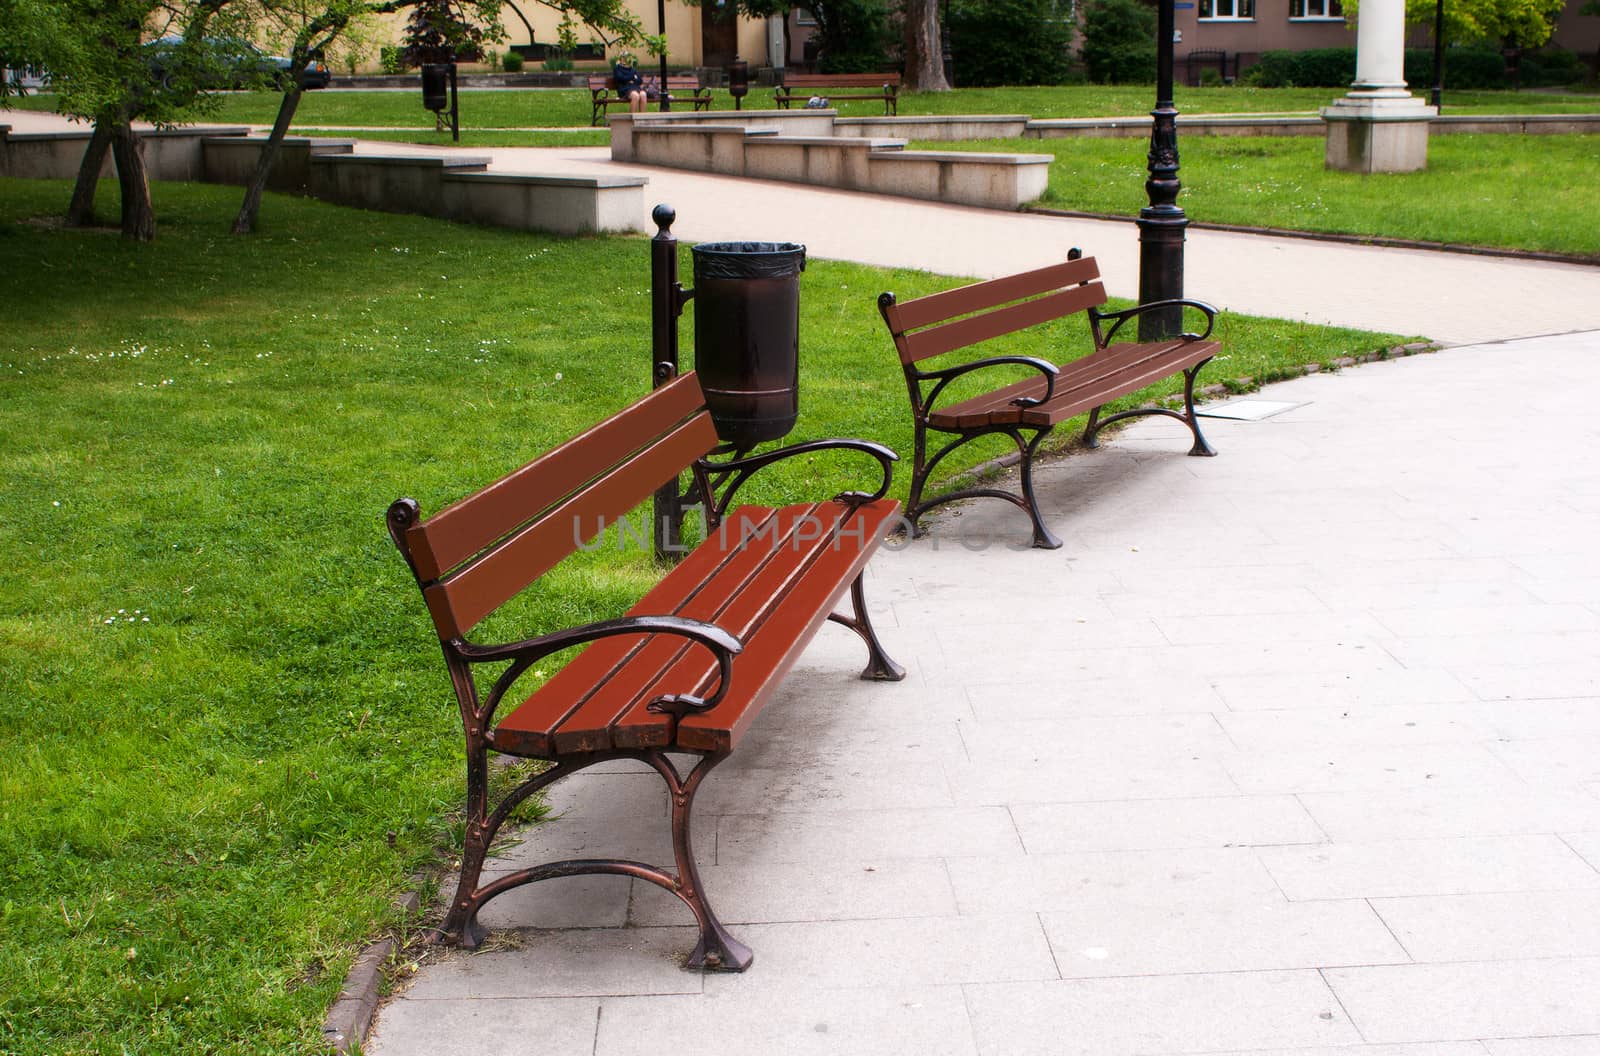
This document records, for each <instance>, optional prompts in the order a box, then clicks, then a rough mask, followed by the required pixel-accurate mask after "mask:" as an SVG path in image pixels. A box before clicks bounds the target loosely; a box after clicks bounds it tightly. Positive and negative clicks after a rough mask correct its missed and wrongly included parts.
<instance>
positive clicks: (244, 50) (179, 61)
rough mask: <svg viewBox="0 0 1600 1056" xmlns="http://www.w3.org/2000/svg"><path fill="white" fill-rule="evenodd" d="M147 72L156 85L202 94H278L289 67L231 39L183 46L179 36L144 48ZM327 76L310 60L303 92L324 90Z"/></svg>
mask: <svg viewBox="0 0 1600 1056" xmlns="http://www.w3.org/2000/svg"><path fill="white" fill-rule="evenodd" d="M145 52H146V54H147V55H148V57H149V63H150V71H151V73H153V74H154V75H155V77H156V79H157V80H158V81H160V82H161V83H162V84H163V85H165V86H167V87H171V86H173V85H175V84H177V83H180V82H181V81H183V80H185V79H189V80H191V81H192V83H193V84H194V86H195V87H196V88H199V89H202V90H205V91H218V90H223V89H242V90H246V91H260V90H273V91H281V90H282V89H283V87H284V84H285V78H286V77H287V76H288V74H289V69H290V66H291V63H290V61H289V59H287V58H285V57H284V56H282V55H268V54H267V53H266V52H264V51H262V50H261V49H260V48H258V47H256V46H255V45H254V44H252V43H250V42H249V41H248V40H240V39H238V38H235V37H207V38H206V39H205V40H203V41H201V42H200V43H199V44H198V45H186V44H185V42H184V39H183V38H182V37H181V36H177V35H175V34H174V35H171V36H165V37H159V38H157V39H156V40H152V41H151V42H150V43H148V44H146V45H145ZM329 80H330V75H329V73H328V67H327V65H326V64H325V63H323V62H322V61H321V60H320V59H316V60H313V61H312V62H311V63H310V64H309V65H308V66H307V67H306V69H305V72H304V73H303V74H302V75H301V78H300V85H301V87H303V88H326V87H327V86H328V81H329Z"/></svg>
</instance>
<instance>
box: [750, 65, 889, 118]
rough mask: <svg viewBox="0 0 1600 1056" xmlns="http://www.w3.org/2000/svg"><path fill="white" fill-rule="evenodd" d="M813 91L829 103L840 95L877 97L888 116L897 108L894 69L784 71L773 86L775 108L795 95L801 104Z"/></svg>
mask: <svg viewBox="0 0 1600 1056" xmlns="http://www.w3.org/2000/svg"><path fill="white" fill-rule="evenodd" d="M841 88H870V89H872V91H865V92H856V93H850V92H840V91H839V89H841ZM814 95H820V96H825V97H826V98H827V100H828V102H830V103H835V102H838V101H839V100H840V99H881V100H883V112H884V113H885V114H888V115H890V116H894V115H897V114H898V113H899V112H900V75H899V74H898V73H785V74H784V75H783V83H782V84H780V85H779V86H778V88H777V93H776V97H777V100H778V109H780V110H787V109H789V105H790V104H791V103H793V102H794V101H795V100H796V99H798V100H800V105H801V106H804V105H805V103H806V100H807V99H809V98H811V97H812V96H814Z"/></svg>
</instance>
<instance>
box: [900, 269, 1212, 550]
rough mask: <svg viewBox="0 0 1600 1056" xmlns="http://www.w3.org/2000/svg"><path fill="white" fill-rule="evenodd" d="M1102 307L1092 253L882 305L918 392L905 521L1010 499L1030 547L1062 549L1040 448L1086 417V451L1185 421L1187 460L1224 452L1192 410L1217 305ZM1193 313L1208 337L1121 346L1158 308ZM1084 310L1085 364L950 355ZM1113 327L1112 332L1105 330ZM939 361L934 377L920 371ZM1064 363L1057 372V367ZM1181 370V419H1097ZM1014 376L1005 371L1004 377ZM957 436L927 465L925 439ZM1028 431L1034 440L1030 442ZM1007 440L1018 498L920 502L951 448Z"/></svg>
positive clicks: (975, 493)
mask: <svg viewBox="0 0 1600 1056" xmlns="http://www.w3.org/2000/svg"><path fill="white" fill-rule="evenodd" d="M1105 303H1106V290H1105V286H1104V285H1103V284H1102V283H1101V282H1100V268H1099V266H1098V265H1097V264H1096V263H1095V261H1094V258H1093V257H1082V256H1080V255H1079V254H1078V251H1077V250H1073V251H1072V253H1071V254H1069V256H1068V259H1067V262H1066V263H1064V264H1053V265H1051V266H1049V267H1045V268H1039V269H1038V270H1036V271H1029V272H1023V273H1021V274H1018V275H1010V276H1007V277H1005V278H1002V279H992V280H990V281H988V282H978V283H973V284H972V285H970V286H962V287H960V288H959V289H954V290H947V291H945V292H944V293H935V294H931V295H930V296H927V297H918V298H917V299H915V300H911V301H906V302H905V303H904V304H901V303H898V302H896V300H895V296H894V294H892V293H885V294H883V295H881V296H880V297H879V298H878V310H879V312H881V313H882V315H883V320H884V322H885V323H887V324H888V326H889V334H890V336H891V337H893V339H894V344H895V348H896V349H898V350H899V353H900V365H901V368H902V369H903V370H904V371H905V376H906V386H907V388H908V389H909V391H910V394H911V418H912V425H913V444H914V445H915V446H914V456H913V462H912V467H911V495H910V497H909V498H908V500H907V503H906V516H907V517H908V518H909V519H910V521H911V523H912V524H913V525H916V523H917V520H918V519H919V518H920V517H921V516H922V515H923V514H924V513H926V512H927V511H928V510H930V509H932V508H933V507H934V506H938V505H940V504H941V503H946V502H951V501H953V500H956V499H967V498H977V497H984V496H987V497H991V498H999V499H1005V500H1006V501H1007V502H1011V503H1014V504H1015V505H1017V506H1020V507H1021V508H1022V509H1023V510H1025V511H1027V514H1028V516H1029V517H1030V518H1032V519H1033V545H1034V546H1038V547H1044V548H1046V549H1052V550H1053V549H1055V548H1056V547H1059V546H1060V545H1061V540H1059V539H1057V538H1056V537H1055V536H1054V535H1052V534H1051V533H1050V530H1049V529H1048V528H1046V527H1045V526H1044V521H1043V519H1042V518H1041V517H1040V515H1039V502H1038V499H1037V498H1036V497H1035V496H1034V493H1033V456H1034V452H1035V451H1036V450H1037V449H1038V447H1039V443H1040V442H1041V441H1042V440H1043V439H1044V438H1045V437H1046V436H1047V435H1049V433H1050V431H1051V430H1052V429H1054V428H1055V427H1056V426H1057V425H1058V424H1060V423H1061V422H1064V421H1066V420H1067V419H1068V418H1072V417H1074V416H1075V415H1079V414H1082V413H1084V412H1085V411H1087V412H1089V424H1088V427H1087V429H1086V430H1085V432H1084V437H1083V439H1084V443H1085V444H1087V445H1088V446H1089V447H1094V446H1095V434H1096V433H1098V432H1099V431H1100V430H1101V429H1102V428H1104V427H1105V426H1107V425H1109V424H1110V423H1112V422H1115V421H1118V420H1120V419H1123V418H1128V417H1131V416H1133V415H1140V414H1165V415H1170V416H1171V417H1173V418H1177V419H1178V420H1179V421H1181V422H1183V423H1184V424H1185V425H1187V426H1188V427H1189V430H1190V432H1192V433H1193V434H1194V446H1193V448H1192V449H1191V450H1190V451H1189V453H1190V454H1191V455H1212V454H1216V452H1215V451H1213V450H1212V449H1211V445H1210V444H1208V443H1206V440H1205V437H1204V436H1202V435H1201V434H1200V422H1199V420H1198V419H1197V418H1196V417H1195V413H1194V383H1195V377H1196V375H1197V374H1198V373H1199V371H1200V368H1201V367H1203V366H1205V364H1206V363H1207V362H1209V361H1210V359H1211V357H1212V356H1214V355H1216V354H1217V351H1218V350H1219V349H1220V347H1221V346H1220V345H1218V343H1217V342H1215V341H1209V340H1207V337H1208V336H1209V335H1210V333H1211V327H1212V324H1213V322H1214V321H1215V316H1216V309H1214V308H1212V307H1211V306H1210V305H1208V304H1203V303H1201V302H1199V301H1187V300H1185V301H1152V302H1150V303H1147V304H1141V305H1138V306H1137V307H1134V308H1129V309H1127V310H1126V311H1121V312H1102V311H1100V305H1102V304H1105ZM1183 306H1188V307H1191V308H1195V309H1197V310H1198V311H1200V312H1202V313H1203V314H1204V315H1205V317H1206V327H1205V331H1204V333H1199V334H1179V335H1177V336H1175V337H1171V338H1166V339H1164V340H1159V341H1144V342H1137V341H1123V342H1117V343H1112V338H1113V337H1115V336H1116V334H1117V332H1118V331H1119V330H1120V329H1121V328H1122V325H1123V324H1124V323H1126V322H1128V321H1129V320H1132V319H1136V318H1137V317H1138V316H1140V315H1142V314H1144V313H1146V312H1151V311H1160V310H1166V311H1169V312H1170V311H1172V310H1174V309H1177V310H1179V311H1181V308H1182V307H1183ZM1077 312H1084V313H1085V314H1086V315H1087V318H1088V322H1089V332H1090V335H1091V336H1092V338H1093V342H1094V343H1093V345H1092V346H1091V349H1090V351H1089V352H1088V353H1087V354H1085V355H1082V356H1079V357H1077V358H1075V359H1074V358H1070V356H1069V357H1068V358H1062V356H1063V353H1061V352H1060V351H1058V350H1051V351H1050V352H1049V353H1047V354H1048V356H1049V359H1048V360H1047V359H1043V358H1039V357H1035V356H1025V355H1004V356H993V357H990V358H986V359H972V358H971V357H970V356H967V357H963V358H958V360H957V361H955V362H952V361H951V360H949V359H948V358H943V357H948V356H951V355H953V354H955V353H958V352H962V351H965V350H967V349H969V348H971V347H972V346H974V345H977V344H979V343H981V342H984V341H989V340H992V339H994V338H997V337H1002V336H1004V335H1006V334H1011V333H1016V332H1018V331H1021V330H1026V329H1027V328H1029V327H1032V326H1035V325H1038V324H1040V323H1047V322H1050V321H1052V320H1055V319H1061V318H1064V317H1066V316H1069V315H1073V314H1074V313H1077ZM1107 320H1109V321H1110V322H1111V325H1110V327H1108V328H1105V329H1102V324H1103V323H1105V322H1106V321H1107ZM936 358H937V359H938V362H939V363H940V364H941V365H940V366H939V368H938V369H935V370H924V369H922V368H923V367H924V366H925V365H926V364H927V362H928V361H929V360H934V359H936ZM1058 363H1059V364H1060V365H1059V366H1058V365H1057V364H1058ZM1008 367H1009V368H1011V374H1014V373H1015V370H1016V368H1018V367H1021V368H1026V369H1027V370H1029V371H1030V372H1032V374H1033V376H1032V377H1027V378H1024V379H1023V380H1021V381H1017V382H1011V383H1009V384H1000V385H996V386H995V387H994V388H991V389H989V390H988V391H985V392H980V393H979V394H978V395H966V393H968V392H970V391H971V390H970V389H968V390H964V391H963V396H964V397H965V398H961V399H958V400H957V402H954V403H949V404H945V405H941V406H938V407H936V406H935V404H937V403H938V402H939V398H940V397H941V396H943V395H944V393H945V391H946V388H947V387H948V386H949V385H950V384H951V383H952V382H956V381H957V380H958V379H960V378H963V377H964V376H966V375H970V374H973V373H975V372H977V371H980V370H984V371H989V372H991V373H992V372H993V371H994V369H995V368H1000V369H1001V370H1002V371H1004V370H1005V369H1006V368H1008ZM1179 371H1182V372H1183V380H1184V385H1183V399H1184V410H1183V413H1181V414H1180V413H1178V412H1177V411H1171V410H1167V409H1166V408H1161V407H1147V408H1138V409H1135V410H1129V411H1122V412H1119V413H1117V414H1113V415H1110V416H1108V417H1105V418H1101V417H1100V412H1101V410H1102V409H1103V407H1104V406H1105V405H1106V404H1108V403H1110V402H1111V401H1112V400H1115V399H1118V398H1120V397H1122V396H1127V395H1130V394H1132V393H1135V392H1138V391H1139V390H1140V389H1142V388H1144V387H1145V386H1147V385H1151V384H1154V383H1155V382H1157V381H1160V380H1161V379H1162V378H1164V377H1166V376H1168V375H1170V374H1175V373H1177V372H1179ZM1008 376H1009V375H1008ZM930 432H934V433H945V434H949V435H953V436H954V437H955V439H953V440H950V441H949V442H948V443H946V444H945V445H944V446H943V447H941V448H940V449H939V450H938V451H937V452H936V453H935V454H934V455H933V457H931V458H929V457H928V451H927V449H928V434H929V433H930ZM1025 433H1031V434H1032V436H1031V438H1025V437H1024V434H1025ZM995 434H999V435H1002V436H1006V437H1009V438H1010V439H1011V440H1012V441H1013V442H1015V443H1016V445H1017V451H1018V453H1019V454H1020V456H1021V459H1022V462H1021V473H1022V493H1021V494H1020V495H1014V494H1012V493H1011V492H1007V491H1000V490H998V489H995V488H963V489H961V490H958V491H950V492H945V493H943V494H940V495H938V496H936V497H934V498H932V499H926V500H925V499H924V498H923V497H922V493H923V489H924V488H926V487H927V484H928V479H929V477H930V475H931V474H932V473H933V470H934V468H935V467H936V466H937V465H938V464H939V462H940V461H941V460H942V459H943V458H944V457H945V456H946V455H948V454H949V453H950V452H952V451H954V450H955V449H956V448H958V447H960V446H961V445H963V444H965V443H968V442H969V441H972V440H976V439H978V438H979V437H983V436H990V435H995Z"/></svg>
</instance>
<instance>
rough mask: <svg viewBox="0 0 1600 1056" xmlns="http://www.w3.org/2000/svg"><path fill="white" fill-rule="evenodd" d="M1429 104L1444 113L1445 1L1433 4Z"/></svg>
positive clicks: (1438, 0) (1436, 0)
mask: <svg viewBox="0 0 1600 1056" xmlns="http://www.w3.org/2000/svg"><path fill="white" fill-rule="evenodd" d="M1430 94H1431V95H1432V98H1430V99H1429V100H1428V102H1430V103H1432V104H1433V105H1434V106H1436V107H1438V108H1439V112H1440V113H1441V114H1442V113H1444V104H1443V103H1442V102H1440V99H1441V98H1442V97H1443V96H1444V0H1434V2H1433V91H1432V92H1431V93H1430Z"/></svg>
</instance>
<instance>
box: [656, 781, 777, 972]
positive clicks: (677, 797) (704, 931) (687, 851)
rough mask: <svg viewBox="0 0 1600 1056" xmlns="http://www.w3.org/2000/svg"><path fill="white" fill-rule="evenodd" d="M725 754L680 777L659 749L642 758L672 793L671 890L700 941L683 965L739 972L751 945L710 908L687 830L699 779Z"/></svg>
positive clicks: (750, 958)
mask: <svg viewBox="0 0 1600 1056" xmlns="http://www.w3.org/2000/svg"><path fill="white" fill-rule="evenodd" d="M727 757H728V756H727V753H723V754H721V755H708V756H705V757H704V758H702V759H701V760H700V762H698V763H696V764H695V768H694V769H693V770H691V771H690V772H689V776H688V777H687V778H684V777H680V776H679V775H678V768H677V767H676V766H674V765H673V764H672V761H671V760H670V759H668V758H667V757H666V756H665V755H663V754H662V753H660V752H649V753H646V754H645V756H644V760H645V762H647V763H649V764H650V765H651V766H653V767H655V769H656V771H657V772H658V773H659V774H660V775H661V777H662V778H663V779H664V780H665V781H666V782H667V788H668V790H669V791H670V792H671V793H672V853H673V855H674V856H675V857H676V858H677V860H678V885H677V887H675V888H672V889H671V890H672V892H673V894H675V895H677V896H678V897H679V898H681V899H683V901H684V903H685V904H687V905H688V907H689V908H690V909H691V910H693V911H694V917H695V920H696V921H697V922H698V923H699V925H700V941H699V943H698V944H696V945H695V948H694V952H693V953H691V954H689V960H688V962H687V963H686V965H685V967H688V968H710V969H713V970H715V971H722V972H742V971H744V970H745V969H746V968H748V967H750V962H751V961H753V960H754V959H755V954H754V953H752V952H751V951H750V947H748V946H746V945H745V944H744V943H742V942H740V941H739V940H738V939H736V938H734V937H733V936H732V935H730V934H728V929H727V928H724V927H723V926H722V922H721V921H720V920H718V919H717V915H716V914H715V913H713V912H712V911H711V903H710V902H709V901H707V899H706V894H705V890H704V889H703V888H702V887H701V886H700V870H699V869H697V868H696V867H695V863H694V847H693V844H692V842H691V839H690V832H689V815H690V812H691V810H692V809H693V808H694V795H695V792H697V791H698V790H699V788H700V782H701V781H703V780H705V776H706V775H707V774H708V773H710V772H711V768H712V767H714V766H716V765H717V764H718V763H720V762H722V760H724V759H726V758H727Z"/></svg>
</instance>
